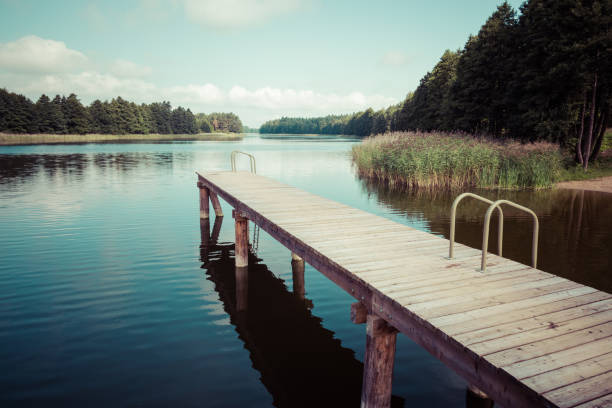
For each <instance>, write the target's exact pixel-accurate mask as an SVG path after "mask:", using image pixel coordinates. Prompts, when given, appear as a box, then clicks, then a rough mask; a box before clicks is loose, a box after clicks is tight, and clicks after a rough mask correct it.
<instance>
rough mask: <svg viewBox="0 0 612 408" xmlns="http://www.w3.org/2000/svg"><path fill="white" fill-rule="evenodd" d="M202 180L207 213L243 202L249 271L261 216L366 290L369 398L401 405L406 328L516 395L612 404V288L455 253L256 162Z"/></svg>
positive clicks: (442, 242)
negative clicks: (270, 174) (397, 365)
mask: <svg viewBox="0 0 612 408" xmlns="http://www.w3.org/2000/svg"><path fill="white" fill-rule="evenodd" d="M198 187H199V188H200V217H201V218H202V219H207V218H208V217H209V200H210V201H211V202H212V204H213V208H214V209H215V213H216V214H217V216H222V211H221V207H220V205H219V198H222V199H223V200H225V201H226V202H228V203H229V204H230V205H231V206H232V207H233V208H234V211H233V212H234V214H233V215H234V218H235V223H236V244H235V254H236V256H235V263H236V276H237V278H238V276H239V275H240V276H243V275H244V273H242V272H241V271H243V268H244V267H245V266H247V265H248V222H247V220H250V221H252V222H253V223H255V224H256V225H258V226H259V227H260V228H261V229H263V230H264V231H266V232H267V233H268V234H270V235H271V236H272V237H274V238H275V239H277V240H278V241H279V242H281V243H282V244H283V245H285V246H286V247H287V248H288V249H289V250H290V251H291V252H292V253H293V254H294V261H296V262H299V261H300V260H303V261H305V262H307V263H309V264H310V265H312V266H313V267H314V268H315V269H317V270H318V271H319V272H321V273H322V274H324V275H325V276H327V277H328V278H329V279H330V280H332V281H333V282H334V283H336V284H337V285H338V286H340V287H341V288H342V289H344V290H345V291H346V292H348V293H349V294H350V295H352V296H353V297H354V298H355V299H356V300H357V302H356V303H354V304H353V305H352V307H351V310H350V315H351V318H352V319H353V321H354V322H355V323H366V334H367V337H366V355H365V358H364V376H363V386H362V396H361V405H362V407H386V406H389V403H390V398H391V379H392V372H393V361H394V353H395V339H396V335H397V333H398V332H401V333H403V334H405V335H406V336H408V337H409V338H410V339H412V340H413V341H415V342H416V343H417V344H419V345H421V346H422V347H424V348H425V349H426V350H428V351H429V352H430V353H431V354H432V355H433V356H435V357H436V358H438V359H439V360H440V361H442V362H443V363H444V364H446V365H447V366H448V367H450V368H451V369H453V370H454V371H456V372H457V373H458V374H459V375H461V376H462V377H463V378H465V379H466V381H468V383H469V384H470V388H471V390H472V391H471V395H473V396H479V397H480V398H482V399H485V398H487V397H488V398H490V399H492V400H494V401H496V402H498V403H499V404H501V405H503V406H504V407H507V408H509V407H542V406H544V407H580V408H587V407H606V406H612V295H611V294H609V293H605V292H602V291H598V290H596V289H594V288H591V287H588V286H584V285H581V284H579V283H576V282H572V281H569V280H567V279H564V278H561V277H557V276H555V275H552V274H549V273H546V272H543V271H540V270H538V269H534V268H531V267H528V266H525V265H522V264H520V263H517V262H514V261H511V260H508V259H505V258H501V257H499V256H496V255H493V254H489V258H488V259H489V261H488V265H489V266H488V269H487V271H486V272H485V273H483V272H481V271H480V260H481V252H480V250H478V249H473V248H469V247H466V246H464V245H460V244H456V248H455V258H453V259H452V260H449V259H448V257H447V255H448V244H449V242H448V240H446V239H443V238H440V237H437V236H434V235H432V234H429V233H426V232H422V231H418V230H415V229H413V228H410V227H407V226H405V225H401V224H398V223H396V222H393V221H391V220H388V219H386V218H382V217H379V216H376V215H373V214H369V213H366V212H364V211H361V210H358V209H355V208H351V207H349V206H346V205H343V204H340V203H337V202H334V201H331V200H328V199H325V198H322V197H319V196H316V195H314V194H310V193H307V192H305V191H302V190H299V189H297V188H294V187H291V186H288V185H285V184H282V183H279V182H276V181H274V180H271V179H269V178H266V177H262V176H258V175H254V174H251V173H248V172H214V173H206V174H198ZM296 269H297V270H298V273H295V271H294V279H296V280H297V285H298V287H299V286H301V287H302V288H303V284H304V283H303V268H302V272H301V276H299V275H300V273H299V268H296ZM296 275H297V276H296ZM302 290H303V289H302ZM348 314H349V311H348V310H347V315H348ZM313 392H316V391H315V390H313Z"/></svg>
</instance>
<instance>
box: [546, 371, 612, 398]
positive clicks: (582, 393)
mask: <svg viewBox="0 0 612 408" xmlns="http://www.w3.org/2000/svg"><path fill="white" fill-rule="evenodd" d="M610 393H612V370H610V371H608V372H606V373H603V374H601V375H598V376H596V377H591V378H587V379H586V380H584V381H580V382H578V383H574V384H570V385H568V386H566V387H562V388H558V389H556V390H553V391H550V392H547V393H545V394H544V396H545V397H546V398H548V399H549V400H550V401H551V402H553V403H555V404H557V405H558V406H559V407H574V406H576V405H579V404H581V403H583V402H589V401H592V400H594V399H597V398H601V397H604V396H607V397H608V398H609V395H610Z"/></svg>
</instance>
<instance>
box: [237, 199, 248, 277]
mask: <svg viewBox="0 0 612 408" xmlns="http://www.w3.org/2000/svg"><path fill="white" fill-rule="evenodd" d="M234 220H235V222H236V241H235V242H236V246H235V250H234V253H235V255H236V268H239V267H242V266H248V265H249V220H248V218H246V217H243V216H242V215H240V213H239V212H238V211H234Z"/></svg>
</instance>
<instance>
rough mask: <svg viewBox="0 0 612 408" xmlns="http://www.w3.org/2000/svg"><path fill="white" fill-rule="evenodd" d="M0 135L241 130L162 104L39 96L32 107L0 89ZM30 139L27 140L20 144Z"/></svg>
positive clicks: (227, 117)
mask: <svg viewBox="0 0 612 408" xmlns="http://www.w3.org/2000/svg"><path fill="white" fill-rule="evenodd" d="M0 132H4V133H8V134H15V135H18V134H36V135H40V134H43V135H66V136H65V137H66V138H70V137H71V135H90V134H91V135H93V136H92V137H91V138H96V139H99V136H100V135H140V136H134V138H141V139H147V136H148V135H153V136H151V138H153V139H155V138H156V136H155V135H164V136H166V135H175V136H177V137H175V139H176V138H180V137H183V136H184V135H198V134H201V133H210V134H212V133H214V132H221V133H242V132H243V125H242V122H241V121H240V118H239V117H238V116H237V115H236V114H234V113H210V114H205V113H197V114H194V113H192V112H191V110H189V109H185V108H183V107H181V106H178V107H175V108H172V106H171V104H170V102H168V101H164V102H154V103H150V104H145V103H143V104H140V105H138V104H136V103H134V102H129V101H127V100H125V99H123V98H121V97H117V98H113V99H112V100H110V101H100V100H95V101H93V102H92V103H91V104H90V105H89V106H83V104H81V101H80V100H79V98H78V97H77V96H76V95H75V94H70V95H69V96H67V97H66V96H60V95H56V96H55V97H54V98H53V99H50V98H49V97H48V96H47V95H44V94H43V95H41V96H40V98H38V100H37V101H36V102H35V103H34V102H32V101H31V100H30V99H28V98H26V97H25V96H23V95H19V94H16V93H13V92H9V91H7V90H6V89H0ZM69 135H70V136H69ZM112 137H114V136H112ZM112 137H111V138H112ZM191 137H193V138H195V136H191ZM201 137H202V136H198V138H201ZM91 138H90V139H91ZM217 138H218V136H217V137H212V139H217ZM30 139H33V138H27V137H25V138H24V140H30ZM47 139H48V140H53V138H51V137H47ZM84 141H85V140H84Z"/></svg>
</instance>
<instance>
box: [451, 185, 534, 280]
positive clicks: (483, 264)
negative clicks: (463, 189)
mask: <svg viewBox="0 0 612 408" xmlns="http://www.w3.org/2000/svg"><path fill="white" fill-rule="evenodd" d="M465 197H471V198H475V199H477V200H480V201H483V202H485V203H487V204H489V208H487V212H486V213H485V218H484V225H483V228H482V258H481V261H480V270H481V271H482V272H486V270H487V250H488V248H489V226H490V224H491V215H492V214H493V211H495V209H497V210H498V211H499V228H498V232H497V247H498V255H499V256H502V244H503V238H504V236H503V234H504V214H503V212H502V209H501V205H502V204H506V205H509V206H511V207H514V208H517V209H519V210H521V211H524V212H526V213H528V214H530V215H531V216H532V217H533V237H532V244H531V263H532V267H534V268H536V267H537V264H538V234H539V229H540V224H539V222H538V216H537V215H536V213H535V212H533V211H532V210H530V209H529V208H527V207H523V206H522V205H519V204H517V203H514V202H512V201H509V200H497V201H491V200H488V199H486V198H484V197H481V196H479V195H476V194H472V193H463V194H460V195H459V196H457V198H455V201H453V205H452V206H451V225H450V239H449V241H450V246H449V248H448V259H453V255H454V253H453V245H454V243H455V220H456V213H457V205H458V204H459V202H460V201H461V200H463V199H464V198H465Z"/></svg>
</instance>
